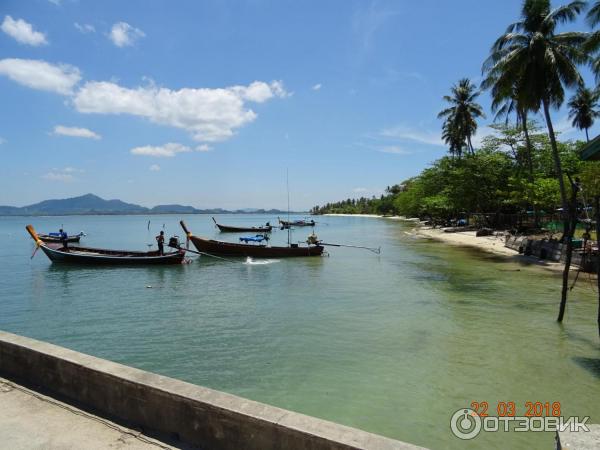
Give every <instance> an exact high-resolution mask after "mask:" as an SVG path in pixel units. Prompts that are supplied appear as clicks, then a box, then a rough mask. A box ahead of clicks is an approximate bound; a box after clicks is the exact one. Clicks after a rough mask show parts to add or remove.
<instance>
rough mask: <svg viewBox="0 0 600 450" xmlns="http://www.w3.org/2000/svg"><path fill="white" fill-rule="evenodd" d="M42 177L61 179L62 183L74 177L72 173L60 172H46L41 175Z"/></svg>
mask: <svg viewBox="0 0 600 450" xmlns="http://www.w3.org/2000/svg"><path fill="white" fill-rule="evenodd" d="M42 178H43V179H45V180H48V181H62V182H63V183H69V182H71V181H73V179H74V177H73V175H71V174H70V173H60V172H48V173H46V174H44V175H42Z"/></svg>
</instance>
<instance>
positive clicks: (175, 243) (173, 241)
mask: <svg viewBox="0 0 600 450" xmlns="http://www.w3.org/2000/svg"><path fill="white" fill-rule="evenodd" d="M169 247H172V248H179V236H173V237H170V238H169Z"/></svg>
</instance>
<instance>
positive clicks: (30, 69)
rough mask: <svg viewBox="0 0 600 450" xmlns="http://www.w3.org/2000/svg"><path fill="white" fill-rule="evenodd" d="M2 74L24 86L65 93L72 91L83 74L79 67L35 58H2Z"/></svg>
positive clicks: (0, 64) (0, 67) (0, 65)
mask: <svg viewBox="0 0 600 450" xmlns="http://www.w3.org/2000/svg"><path fill="white" fill-rule="evenodd" d="M0 74H1V75H6V76H7V77H9V78H10V79H11V80H13V81H16V82H17V83H19V84H22V85H23V86H27V87H30V88H33V89H39V90H42V91H50V92H56V93H59V94H63V95H69V94H71V93H72V90H73V86H75V85H76V84H77V83H78V82H79V80H81V75H80V73H79V69H77V68H76V67H73V66H69V65H66V64H58V65H55V64H50V63H47V62H45V61H40V60H35V59H17V58H7V59H2V60H0Z"/></svg>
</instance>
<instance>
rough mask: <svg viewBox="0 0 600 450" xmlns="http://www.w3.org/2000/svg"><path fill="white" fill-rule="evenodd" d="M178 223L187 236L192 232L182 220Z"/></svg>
mask: <svg viewBox="0 0 600 450" xmlns="http://www.w3.org/2000/svg"><path fill="white" fill-rule="evenodd" d="M179 225H181V228H183V231H185V234H186V235H187V237H190V236H191V235H192V232H191V231H190V230H188V227H187V226H186V225H185V222H184V221H183V220H180V221H179Z"/></svg>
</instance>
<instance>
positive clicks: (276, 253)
mask: <svg viewBox="0 0 600 450" xmlns="http://www.w3.org/2000/svg"><path fill="white" fill-rule="evenodd" d="M189 238H190V240H191V241H192V243H193V244H194V247H196V249H197V250H198V251H199V252H203V253H208V254H211V255H222V256H241V257H248V256H250V257H252V258H290V257H300V256H320V255H321V254H322V253H323V250H324V247H322V246H320V245H311V246H304V247H300V246H298V247H267V246H265V245H252V244H236V243H233V242H223V241H215V240H213V239H203V238H199V237H197V236H193V235H192V236H190V237H189Z"/></svg>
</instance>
